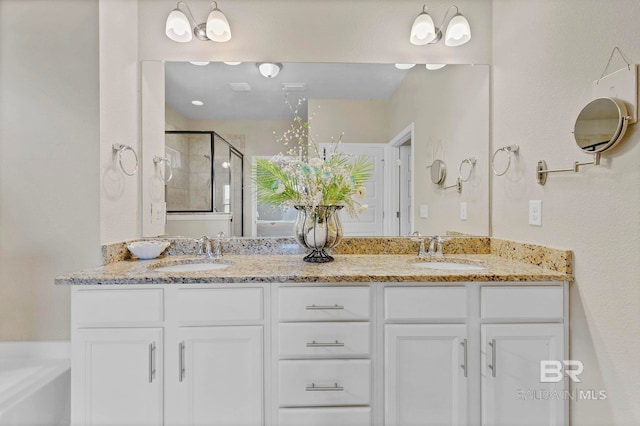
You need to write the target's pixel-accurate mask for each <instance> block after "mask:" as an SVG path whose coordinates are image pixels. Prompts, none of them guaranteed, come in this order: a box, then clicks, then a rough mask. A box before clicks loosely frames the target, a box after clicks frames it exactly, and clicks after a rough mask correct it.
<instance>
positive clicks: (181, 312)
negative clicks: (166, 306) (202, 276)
mask: <svg viewBox="0 0 640 426" xmlns="http://www.w3.org/2000/svg"><path fill="white" fill-rule="evenodd" d="M262 293H263V292H262V289H261V288H186V289H180V290H179V291H178V302H177V308H178V321H181V322H216V321H260V320H262V318H263V294H262Z"/></svg>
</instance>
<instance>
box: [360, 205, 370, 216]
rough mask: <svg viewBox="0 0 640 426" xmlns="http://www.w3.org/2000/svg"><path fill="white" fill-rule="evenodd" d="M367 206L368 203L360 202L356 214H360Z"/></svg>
mask: <svg viewBox="0 0 640 426" xmlns="http://www.w3.org/2000/svg"><path fill="white" fill-rule="evenodd" d="M368 208H369V206H368V205H366V204H362V205H361V206H360V207H358V214H362V213H364V211H365V210H366V209H368Z"/></svg>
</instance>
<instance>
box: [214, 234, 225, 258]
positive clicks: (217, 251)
mask: <svg viewBox="0 0 640 426" xmlns="http://www.w3.org/2000/svg"><path fill="white" fill-rule="evenodd" d="M222 238H224V232H220V233H218V235H217V238H216V239H215V240H213V255H212V257H213V258H214V259H220V258H221V257H222V240H221V239H222Z"/></svg>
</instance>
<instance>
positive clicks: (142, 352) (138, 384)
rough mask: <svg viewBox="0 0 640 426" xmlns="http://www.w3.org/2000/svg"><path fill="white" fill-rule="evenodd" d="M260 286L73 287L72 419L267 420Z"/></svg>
mask: <svg viewBox="0 0 640 426" xmlns="http://www.w3.org/2000/svg"><path fill="white" fill-rule="evenodd" d="M264 292H265V288H264V287H262V286H260V287H257V286H256V287H240V286H239V285H234V286H224V285H215V287H213V286H212V285H180V286H177V285H175V286H174V285H168V286H146V285H121V286H86V287H81V288H74V289H73V292H72V348H73V349H72V351H73V354H72V424H73V425H78V426H80V425H96V426H97V425H104V426H107V425H108V426H112V425H130V426H135V425H145V426H146V425H162V424H167V425H172V426H174V425H205V424H206V425H211V426H215V425H221V426H222V425H224V426H227V425H231V424H233V425H244V426H260V425H262V424H264V418H265V410H264V406H265V404H264V398H265V395H264V377H265V369H264V352H265V348H264V339H265V337H264V335H265V331H264V329H265V323H264V321H265V312H266V309H265V303H266V300H267V298H266V297H265V294H264Z"/></svg>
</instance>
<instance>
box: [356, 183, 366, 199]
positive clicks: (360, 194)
mask: <svg viewBox="0 0 640 426" xmlns="http://www.w3.org/2000/svg"><path fill="white" fill-rule="evenodd" d="M356 195H357V196H358V197H360V198H364V197H365V195H367V188H365V187H364V186H359V187H357V188H356Z"/></svg>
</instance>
